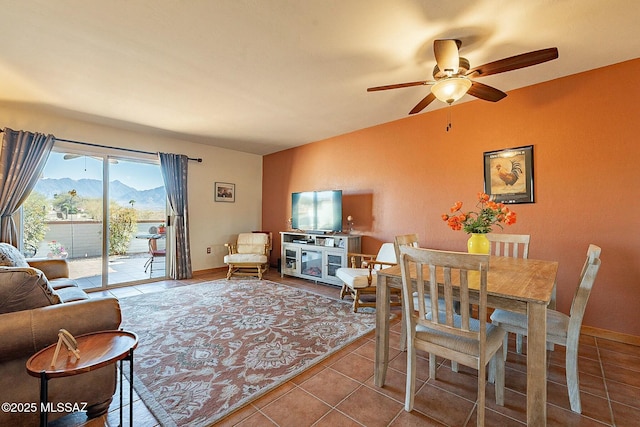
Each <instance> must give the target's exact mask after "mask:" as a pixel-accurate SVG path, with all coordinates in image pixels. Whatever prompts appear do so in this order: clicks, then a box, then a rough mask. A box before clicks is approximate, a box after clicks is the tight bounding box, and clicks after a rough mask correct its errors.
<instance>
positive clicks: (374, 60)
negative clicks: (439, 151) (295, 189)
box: [0, 0, 640, 154]
mask: <svg viewBox="0 0 640 427" xmlns="http://www.w3.org/2000/svg"><path fill="white" fill-rule="evenodd" d="M1 1H2V3H3V5H2V7H1V9H0V10H1V15H2V25H0V102H1V103H5V104H6V105H14V104H15V105H19V106H27V107H28V108H33V109H44V110H47V111H53V112H55V113H57V114H62V115H65V116H69V117H72V118H80V119H83V120H87V121H90V122H96V123H102V124H107V125H113V126H119V127H124V128H132V129H140V130H144V131H147V132H158V133H163V134H167V135H169V136H172V137H177V138H183V139H187V140H191V141H195V142H201V143H206V144H211V145H216V146H220V147H226V148H231V149H235V150H240V151H246V152H251V153H256V154H268V153H272V152H276V151H280V150H283V149H286V148H289V147H293V146H297V145H302V144H306V143H309V142H313V141H317V140H321V139H324V138H328V137H331V136H335V135H339V134H343V133H347V132H350V131H354V130H357V129H362V128H366V127H369V126H373V125H377V124H380V123H384V122H388V121H392V120H396V119H400V118H403V117H406V116H407V113H408V111H409V110H410V109H411V108H412V107H413V106H414V105H415V104H416V103H417V102H418V101H419V100H420V99H422V98H423V97H424V96H425V95H426V94H427V93H428V91H429V87H428V86H418V87H411V88H404V89H396V90H389V91H384V92H372V93H367V92H366V88H367V87H370V86H379V85H384V84H391V83H402V82H407V81H416V80H428V79H430V78H431V71H432V68H433V66H434V65H435V60H434V58H433V52H432V43H433V40H434V39H436V38H458V39H461V40H462V42H463V45H462V48H461V55H462V56H464V57H466V58H467V59H469V61H470V62H471V66H472V67H473V66H477V65H481V64H484V63H486V62H491V61H494V60H497V59H501V58H504V57H508V56H512V55H516V54H520V53H524V52H529V51H532V50H537V49H542V48H547V47H554V46H556V47H558V50H559V53H560V56H559V58H558V59H557V60H555V61H552V62H547V63H544V64H540V65H537V66H534V67H530V68H526V69H522V70H516V71H511V72H507V73H503V74H500V75H495V76H489V77H486V78H483V79H481V81H482V82H483V83H485V84H489V85H492V86H495V87H497V88H499V89H501V90H503V91H508V90H511V89H515V88H519V87H523V86H528V85H532V84H535V83H539V82H543V81H548V80H551V79H555V78H558V77H561V76H565V75H570V74H574V73H578V72H582V71H586V70H589V69H593V68H598V67H602V66H605V65H609V64H613V63H617V62H621V61H625V60H627V59H632V58H638V57H640V37H639V36H638V30H637V28H638V22H640V2H638V1H637V0H606V1H605V0H527V1H514V0H475V1H470V0H469V1H463V0H459V1H453V0H393V1H391V0H110V1H104V0H56V1H51V0H21V1H15V0H1ZM467 99H468V100H471V99H474V98H471V97H470V96H466V97H465V98H463V100H462V101H465V100H467ZM508 99H509V98H508V97H507V98H506V99H505V100H503V101H501V102H507V101H508ZM475 102H486V101H480V100H477V101H475ZM487 105H488V107H489V105H490V104H487ZM441 106H444V104H442V103H440V102H434V103H433V104H432V105H430V106H429V107H428V108H427V109H425V110H424V111H431V110H433V109H435V108H440V107H441ZM4 125H5V124H3V123H0V127H2V126H4ZM59 136H60V137H64V135H59Z"/></svg>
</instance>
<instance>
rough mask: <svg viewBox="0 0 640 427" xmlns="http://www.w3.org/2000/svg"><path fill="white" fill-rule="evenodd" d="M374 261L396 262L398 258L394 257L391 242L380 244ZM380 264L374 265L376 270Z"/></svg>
mask: <svg viewBox="0 0 640 427" xmlns="http://www.w3.org/2000/svg"><path fill="white" fill-rule="evenodd" d="M376 261H381V262H392V263H394V264H397V263H398V258H396V250H395V248H394V247H393V243H383V244H382V246H380V250H378V255H376ZM380 268H381V266H379V265H376V270H379V269H380Z"/></svg>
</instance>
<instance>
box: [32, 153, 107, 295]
mask: <svg viewBox="0 0 640 427" xmlns="http://www.w3.org/2000/svg"><path fill="white" fill-rule="evenodd" d="M102 177H103V161H102V158H100V157H91V156H85V155H80V154H75V153H68V152H67V153H62V152H56V151H53V152H51V154H50V155H49V160H48V161H47V164H46V166H45V168H44V171H43V173H42V176H41V177H40V179H39V180H38V183H37V184H36V186H35V188H34V190H33V191H32V192H31V194H30V195H29V198H28V199H27V200H26V201H25V203H24V205H23V245H24V248H25V252H26V253H27V254H28V255H30V256H34V257H47V258H67V259H68V260H69V268H70V275H71V278H73V279H76V280H77V282H78V284H79V285H80V286H81V287H82V288H84V289H91V288H100V287H102V283H103V282H102V280H103V278H102V230H103V224H102V217H103V215H102V205H103V191H102V187H103V186H102V182H103V181H102Z"/></svg>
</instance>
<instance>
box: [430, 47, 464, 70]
mask: <svg viewBox="0 0 640 427" xmlns="http://www.w3.org/2000/svg"><path fill="white" fill-rule="evenodd" d="M459 47H460V41H459V40H453V39H448V40H434V41H433V54H434V56H435V57H436V63H437V64H438V68H439V69H440V71H443V72H445V73H451V74H458V67H459V65H460V55H459V53H458V48H459Z"/></svg>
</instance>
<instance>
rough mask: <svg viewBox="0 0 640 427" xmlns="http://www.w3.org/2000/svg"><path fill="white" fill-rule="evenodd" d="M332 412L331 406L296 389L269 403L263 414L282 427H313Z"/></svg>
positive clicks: (263, 409)
mask: <svg viewBox="0 0 640 427" xmlns="http://www.w3.org/2000/svg"><path fill="white" fill-rule="evenodd" d="M330 410H331V407H330V406H329V405H327V404H326V403H324V402H322V401H320V400H318V399H317V398H315V397H313V396H312V395H310V394H309V393H307V392H306V391H304V390H302V389H301V388H298V387H296V388H294V389H293V390H291V391H290V392H289V393H287V394H285V395H283V396H281V397H280V398H278V399H276V400H274V401H273V402H271V403H269V404H268V405H267V406H265V407H264V408H262V409H261V412H262V413H263V414H265V415H266V416H267V417H269V419H271V420H273V421H274V422H275V423H276V424H277V425H278V426H280V427H289V426H290V427H299V426H303V425H307V426H310V425H312V424H313V423H314V422H316V421H317V420H319V419H320V418H322V416H323V415H324V414H326V413H327V412H329V411H330Z"/></svg>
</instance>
